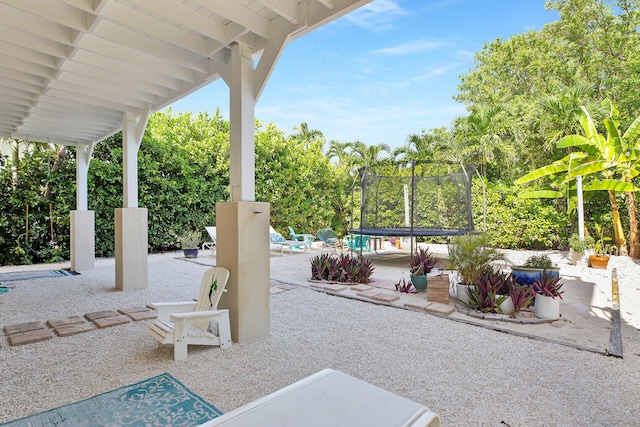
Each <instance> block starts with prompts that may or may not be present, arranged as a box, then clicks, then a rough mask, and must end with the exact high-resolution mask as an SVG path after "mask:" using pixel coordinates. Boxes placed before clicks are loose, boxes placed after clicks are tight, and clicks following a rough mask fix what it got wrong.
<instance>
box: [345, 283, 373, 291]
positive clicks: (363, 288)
mask: <svg viewBox="0 0 640 427" xmlns="http://www.w3.org/2000/svg"><path fill="white" fill-rule="evenodd" d="M349 289H351V290H352V291H356V292H364V291H368V290H369V289H373V286H369V285H363V284H359V285H353V286H351V287H350V288H349Z"/></svg>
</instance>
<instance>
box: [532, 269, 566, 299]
mask: <svg viewBox="0 0 640 427" xmlns="http://www.w3.org/2000/svg"><path fill="white" fill-rule="evenodd" d="M562 285H563V283H560V275H555V274H550V273H547V272H546V271H544V272H543V273H542V274H541V275H540V277H538V278H536V280H535V281H534V282H533V290H534V292H535V293H537V294H540V295H545V296H548V297H551V298H554V299H555V297H560V299H562V293H563V291H561V290H560V289H561V288H562Z"/></svg>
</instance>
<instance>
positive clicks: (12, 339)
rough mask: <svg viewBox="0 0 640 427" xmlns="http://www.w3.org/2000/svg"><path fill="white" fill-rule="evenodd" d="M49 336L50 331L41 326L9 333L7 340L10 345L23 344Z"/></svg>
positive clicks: (48, 337) (49, 337) (47, 338)
mask: <svg viewBox="0 0 640 427" xmlns="http://www.w3.org/2000/svg"><path fill="white" fill-rule="evenodd" d="M51 338H52V335H51V332H50V331H49V330H48V329H44V328H43V329H35V330H32V331H27V332H19V333H15V334H11V335H9V337H8V341H9V344H10V345H24V344H31V343H34V342H40V341H45V340H49V339H51Z"/></svg>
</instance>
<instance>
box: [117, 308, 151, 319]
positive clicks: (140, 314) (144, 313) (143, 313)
mask: <svg viewBox="0 0 640 427" xmlns="http://www.w3.org/2000/svg"><path fill="white" fill-rule="evenodd" d="M118 311H119V312H120V313H122V314H125V315H127V316H129V317H130V318H132V319H133V320H135V321H136V322H137V321H140V320H147V319H155V318H156V317H158V312H157V311H156V310H155V309H149V308H148V307H129V308H119V309H118Z"/></svg>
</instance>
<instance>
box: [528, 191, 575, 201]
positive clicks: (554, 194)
mask: <svg viewBox="0 0 640 427" xmlns="http://www.w3.org/2000/svg"><path fill="white" fill-rule="evenodd" d="M564 196H565V195H564V193H563V192H561V191H557V190H531V191H523V192H522V193H520V194H519V197H521V198H523V199H558V198H560V197H564Z"/></svg>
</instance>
